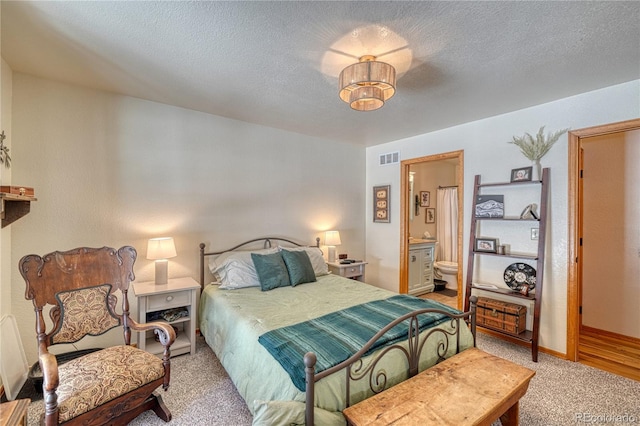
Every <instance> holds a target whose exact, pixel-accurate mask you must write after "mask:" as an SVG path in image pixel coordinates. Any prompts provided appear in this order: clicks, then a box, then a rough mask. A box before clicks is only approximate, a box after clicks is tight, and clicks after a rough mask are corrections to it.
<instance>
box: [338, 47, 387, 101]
mask: <svg viewBox="0 0 640 426" xmlns="http://www.w3.org/2000/svg"><path fill="white" fill-rule="evenodd" d="M339 83H340V99H342V100H343V101H345V102H346V103H348V104H349V105H350V106H351V108H353V109H355V110H356V111H374V110H376V109H378V108H380V107H382V105H384V102H385V101H386V100H387V99H389V98H391V97H392V96H393V95H394V94H395V93H396V70H395V68H393V67H392V66H391V65H389V64H387V63H384V62H378V61H376V57H375V56H372V55H366V56H363V57H361V58H360V62H358V63H357V64H353V65H349V66H348V67H346V68H345V69H343V70H342V72H341V73H340V78H339Z"/></svg>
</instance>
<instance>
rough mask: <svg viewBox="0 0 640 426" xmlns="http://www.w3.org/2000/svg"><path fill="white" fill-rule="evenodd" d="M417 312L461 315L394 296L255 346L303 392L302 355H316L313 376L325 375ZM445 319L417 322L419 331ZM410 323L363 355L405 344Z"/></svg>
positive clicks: (268, 336) (272, 335) (280, 332)
mask: <svg viewBox="0 0 640 426" xmlns="http://www.w3.org/2000/svg"><path fill="white" fill-rule="evenodd" d="M417 309H441V310H445V311H447V312H451V313H454V314H458V313H460V312H459V311H457V310H454V309H451V308H449V307H448V306H445V305H442V304H441V303H436V302H434V301H432V300H425V299H419V298H417V297H414V296H407V295H398V296H393V297H390V298H388V299H385V300H376V301H373V302H368V303H363V304H360V305H356V306H352V307H350V308H347V309H343V310H340V311H337V312H332V313H330V314H327V315H324V316H322V317H320V318H315V319H312V320H309V321H305V322H301V323H298V324H294V325H291V326H288V327H282V328H278V329H276V330H272V331H269V332H267V333H265V334H263V335H261V336H260V337H259V338H258V341H259V342H260V344H262V346H264V347H265V348H266V349H267V351H269V353H270V354H271V355H273V357H274V358H275V359H276V360H277V361H278V362H279V363H280V365H282V368H284V369H285V371H286V372H287V373H288V374H289V376H290V377H291V380H292V381H293V384H294V385H295V386H296V387H297V388H298V389H300V390H301V391H304V390H305V368H304V361H303V358H304V355H305V354H306V353H307V352H310V351H311V352H313V353H315V355H316V357H317V363H316V373H319V372H321V371H324V370H326V369H328V368H331V367H333V366H335V365H338V364H339V363H341V362H342V361H344V360H346V359H348V358H349V357H350V356H352V355H354V354H355V353H356V352H358V351H359V350H360V349H362V347H363V346H364V345H365V344H366V343H367V342H368V341H369V340H370V339H371V338H372V337H373V336H374V335H375V334H376V333H377V332H378V331H380V330H381V329H382V328H383V327H385V326H386V325H387V324H389V323H390V322H392V321H393V320H395V319H396V318H398V317H401V316H402V315H404V314H407V313H409V312H412V311H415V310H417ZM447 318H449V317H447V316H446V315H444V314H436V313H429V314H423V315H420V316H419V317H418V326H419V328H420V331H422V330H424V329H425V328H427V327H432V326H435V325H438V324H440V323H441V322H443V321H445V320H446V319H447ZM408 323H409V321H408V320H407V321H405V322H404V323H401V324H398V325H396V326H395V327H394V328H392V329H391V330H389V331H388V332H387V333H385V334H384V335H383V336H382V337H380V338H379V339H378V340H377V341H376V342H375V344H374V345H373V346H372V347H371V348H370V349H369V351H368V352H367V353H366V355H368V354H369V353H371V352H373V351H375V350H376V349H378V348H380V347H382V346H386V345H390V344H393V343H396V342H398V341H400V340H403V339H407V330H408V328H407V327H408Z"/></svg>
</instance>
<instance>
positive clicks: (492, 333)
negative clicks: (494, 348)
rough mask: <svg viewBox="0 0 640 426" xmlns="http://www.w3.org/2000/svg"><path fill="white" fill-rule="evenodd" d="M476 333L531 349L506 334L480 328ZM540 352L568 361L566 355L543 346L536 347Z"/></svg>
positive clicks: (529, 346)
mask: <svg viewBox="0 0 640 426" xmlns="http://www.w3.org/2000/svg"><path fill="white" fill-rule="evenodd" d="M477 331H479V332H480V333H484V334H488V335H490V336H493V337H497V338H498V339H502V340H505V341H507V342H509V343H513V344H515V345H518V346H522V347H524V348H527V349H531V344H529V343H527V342H523V341H522V340H519V339H516V338H514V337H510V336H508V335H506V334H502V333H498V332H495V331H493V330H489V329H487V328H480V327H478V329H477ZM540 352H542V353H545V354H547V355H551V356H554V357H556V358H560V359H569V358H567V354H563V353H562V352H558V351H554V350H552V349H549V348H545V347H543V346H538V353H540Z"/></svg>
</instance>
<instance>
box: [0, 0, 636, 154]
mask: <svg viewBox="0 0 640 426" xmlns="http://www.w3.org/2000/svg"><path fill="white" fill-rule="evenodd" d="M1 8H2V9H1V13H2V51H1V52H2V57H3V58H4V59H5V60H6V61H7V63H8V64H9V65H10V67H11V68H12V69H13V71H14V72H21V73H26V74H32V75H35V76H39V77H44V78H48V79H52V80H57V81H62V82H68V83H73V84H79V85H82V86H87V87H92V88H97V89H102V90H106V91H110V92H115V93H121V94H124V95H129V96H134V97H138V98H143V99H148V100H152V101H157V102H162V103H166V104H170V105H176V106H180V107H184V108H190V109H194V110H198V111H203V112H207V113H211V114H216V115H220V116H224V117H229V118H233V119H237V120H242V121H246V122H250V123H256V124H261V125H265V126H270V127H275V128H280V129H284V130H288V131H292V132H297V133H302V134H305V135H312V136H317V137H322V138H329V139H334V140H339V141H345V142H353V143H357V144H361V145H366V146H370V145H375V144H379V143H384V142H388V141H392V140H397V139H401V138H405V137H409V136H413V135H417V134H421V133H427V132H431V131H434V130H438V129H442V128H447V127H450V126H453V125H457V124H461V123H465V122H469V121H474V120H479V119H483V118H486V117H490V116H493V115H497V114H501V113H505V112H509V111H514V110H517V109H521V108H525V107H528V106H532V105H538V104H541V103H545V102H549V101H552V100H555V99H559V98H563V97H567V96H571V95H574V94H578V93H583V92H587V91H590V90H595V89H599V88H602V87H606V86H611V85H614V84H618V83H622V82H626V81H631V80H635V79H638V78H640V2H636V1H634V2H609V1H607V2H543V1H536V2H416V1H414V2H311V1H306V2H302V1H299V2H270V1H260V2H182V1H177V2H153V1H151V2H132V1H123V2H106V1H97V2H96V1H94V2H82V1H80V2H77V1H51V2H30V1H18V2H13V1H6V0H3V1H2V3H1ZM364 54H373V55H378V56H379V59H380V60H382V61H385V62H389V63H390V64H392V65H394V66H395V67H396V68H397V69H398V74H399V78H398V83H397V86H398V87H397V91H396V95H395V96H394V97H393V98H391V99H390V100H389V101H388V102H387V104H386V105H385V106H384V107H383V108H382V109H380V110H377V111H373V112H366V113H363V112H356V111H352V110H351V109H350V108H349V106H348V105H347V104H345V103H343V102H342V101H340V99H339V98H338V88H337V77H338V74H339V72H340V70H341V69H342V68H343V67H345V66H347V65H349V64H351V63H354V62H356V61H357V58H358V57H359V56H362V55H364ZM539 124H540V123H532V124H531V125H532V127H534V126H538V125H539ZM525 130H535V129H525Z"/></svg>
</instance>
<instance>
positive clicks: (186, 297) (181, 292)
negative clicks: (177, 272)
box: [132, 277, 200, 356]
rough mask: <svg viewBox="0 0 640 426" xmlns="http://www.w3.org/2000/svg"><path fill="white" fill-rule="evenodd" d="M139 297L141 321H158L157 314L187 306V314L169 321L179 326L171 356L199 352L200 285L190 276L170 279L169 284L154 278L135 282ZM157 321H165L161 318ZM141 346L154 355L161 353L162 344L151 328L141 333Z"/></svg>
mask: <svg viewBox="0 0 640 426" xmlns="http://www.w3.org/2000/svg"><path fill="white" fill-rule="evenodd" d="M132 284H133V291H134V293H135V295H136V296H137V297H138V322H140V323H147V322H151V321H155V319H154V318H153V316H154V314H156V313H160V312H163V311H167V310H169V309H173V308H184V309H185V310H186V312H187V315H186V316H182V317H180V318H177V319H175V320H174V321H169V324H171V325H173V326H174V327H176V328H177V329H178V336H177V338H176V341H175V342H174V343H173V345H171V356H174V355H182V354H186V353H189V354H194V353H195V352H196V314H197V312H198V290H199V289H200V284H198V282H197V281H196V280H194V279H193V278H190V277H186V278H173V279H169V280H168V282H167V284H160V285H156V283H155V282H154V281H147V282H139V283H136V282H134V283H132ZM158 320H160V321H164V320H163V319H162V318H159V319H158ZM138 347H139V348H140V349H143V350H146V351H147V352H150V353H152V354H156V355H162V351H163V347H162V345H161V344H160V343H159V342H156V341H155V334H154V333H153V332H152V331H148V332H146V333H139V334H138Z"/></svg>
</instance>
